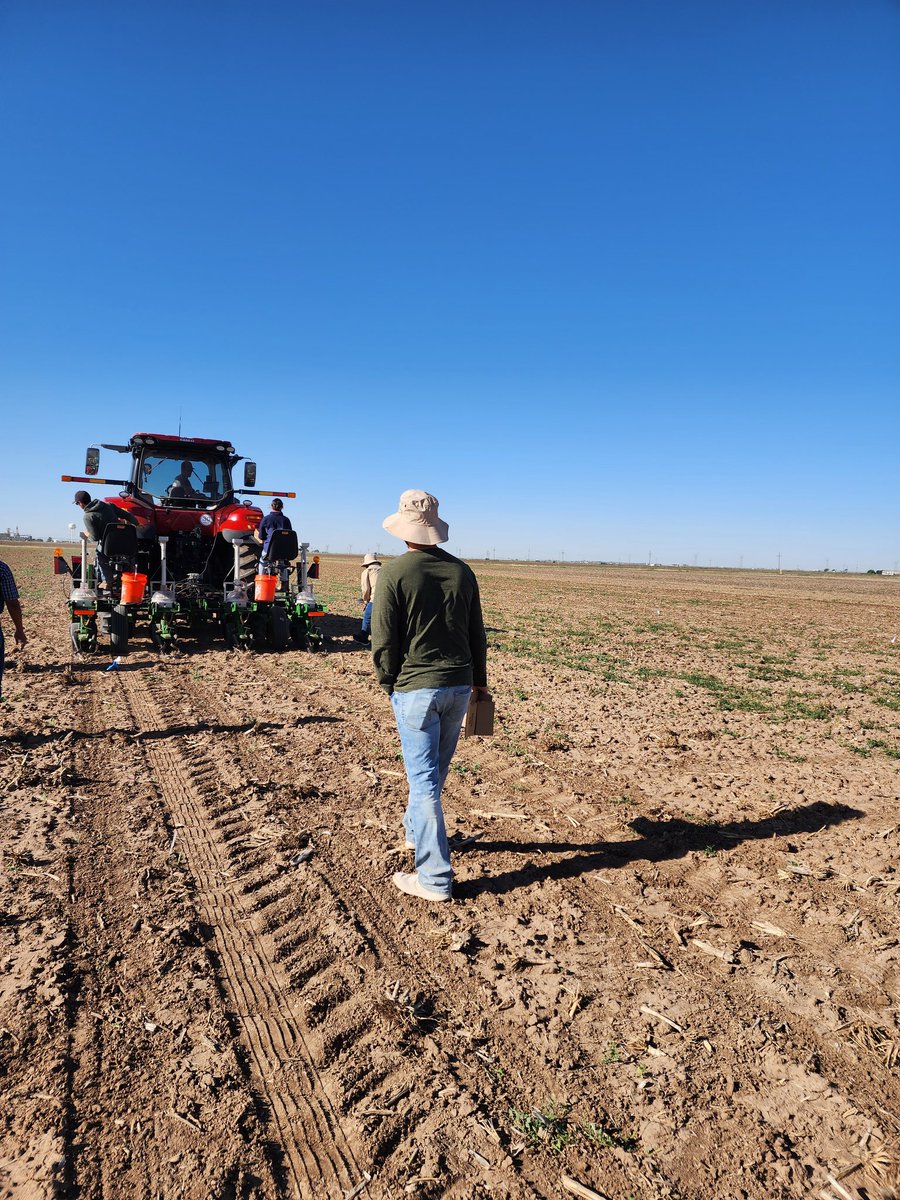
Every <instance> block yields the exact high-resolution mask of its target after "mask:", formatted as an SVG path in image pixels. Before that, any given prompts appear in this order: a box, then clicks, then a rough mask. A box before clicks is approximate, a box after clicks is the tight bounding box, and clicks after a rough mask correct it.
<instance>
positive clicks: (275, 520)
mask: <svg viewBox="0 0 900 1200" xmlns="http://www.w3.org/2000/svg"><path fill="white" fill-rule="evenodd" d="M283 509H284V501H283V500H279V499H278V497H277V496H276V497H275V499H274V500H273V501H272V511H271V512H267V513H266V515H265V516H264V517H263V519H262V520H261V521H260V523H259V529H257V531H256V535H255V536H256V540H257V541H258V542H262V554H261V555H260V556H259V565H260V569H261V570H262V568H263V567H267V566H268V565H269V543H270V542H271V540H272V534H273V533H274V532H275V530H276V529H293V526H292V525H291V522H290V520H289V518H288V517H286V516H285V515H284V512H283V511H282V510H283ZM262 573H263V574H265V572H264V571H263V572H262Z"/></svg>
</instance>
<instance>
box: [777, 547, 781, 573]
mask: <svg viewBox="0 0 900 1200" xmlns="http://www.w3.org/2000/svg"><path fill="white" fill-rule="evenodd" d="M778 574H779V575H780V574H781V551H780V550H779V551H778Z"/></svg>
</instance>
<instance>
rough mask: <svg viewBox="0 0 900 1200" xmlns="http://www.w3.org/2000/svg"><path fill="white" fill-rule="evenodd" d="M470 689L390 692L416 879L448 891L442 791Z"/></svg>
mask: <svg viewBox="0 0 900 1200" xmlns="http://www.w3.org/2000/svg"><path fill="white" fill-rule="evenodd" d="M471 694H472V689H471V687H470V686H469V685H468V684H467V683H466V684H463V685H462V686H459V687H442V688H417V689H416V690H415V691H412V692H394V694H393V695H392V696H391V705H392V707H393V709H394V717H395V718H396V720H397V729H398V731H399V733H400V745H401V747H402V749H403V765H404V766H405V768H406V780H407V782H408V784H409V803H408V805H407V807H406V813H405V815H404V817H403V828H404V829H405V830H406V839H407V841H409V842H413V843H414V844H415V847H416V873H417V874H418V876H419V882H420V883H421V884H422V886H423V887H427V888H430V889H431V890H432V891H433V892H442V893H443V894H444V895H447V896H449V895H450V891H451V888H452V886H453V871H452V869H451V867H450V847H449V845H448V843H447V830H446V828H445V827H444V810H443V808H442V807H441V791H442V789H443V787H444V781H445V780H446V778H447V772H448V771H449V770H450V760H451V759H452V758H453V752H454V750H455V749H456V743H457V742H458V741H459V731H460V729H461V728H462V723H463V718H464V717H465V715H466V709H467V708H468V707H469V696H470V695H471Z"/></svg>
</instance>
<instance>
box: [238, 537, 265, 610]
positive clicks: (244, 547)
mask: <svg viewBox="0 0 900 1200" xmlns="http://www.w3.org/2000/svg"><path fill="white" fill-rule="evenodd" d="M259 551H260V547H259V546H258V545H257V544H256V542H242V543H241V546H240V549H239V550H238V569H239V570H240V573H241V577H240V579H239V580H238V582H239V583H243V584H245V585H246V587H247V592H248V595H250V596H251V597H252V596H253V581H254V579H255V578H256V573H257V571H258V570H259Z"/></svg>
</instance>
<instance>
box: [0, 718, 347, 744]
mask: <svg viewBox="0 0 900 1200" xmlns="http://www.w3.org/2000/svg"><path fill="white" fill-rule="evenodd" d="M343 719H344V718H343V717H332V716H327V715H323V716H316V715H312V716H308V717H297V719H296V720H294V721H288V722H287V724H282V723H281V722H278V721H243V722H242V723H241V724H239V725H216V724H215V723H213V722H212V721H197V722H195V723H194V724H192V725H167V726H166V727H165V729H143V730H137V731H135V730H134V729H122V728H119V727H118V726H115V727H110V728H109V729H101V730H98V731H97V732H95V733H85V732H84V731H82V730H80V729H58V730H54V731H53V732H52V733H29V732H27V731H25V730H22V731H20V732H18V733H12V734H10V735H9V736H8V737H7V739H6V740H7V742H9V743H11V744H17V745H19V746H22V747H23V749H26V750H34V749H36V748H37V747H38V746H45V745H47V744H48V743H49V742H65V743H66V745H73V746H74V745H75V743H76V742H91V741H108V742H122V743H126V742H127V743H129V744H131V745H136V744H138V743H140V742H155V741H162V740H164V739H165V738H180V737H191V736H193V735H194V734H198V733H214V734H237V733H259V734H266V733H271V732H273V731H275V730H280V729H303V728H305V727H306V726H307V725H337V724H340V723H341V722H342V721H343Z"/></svg>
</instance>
